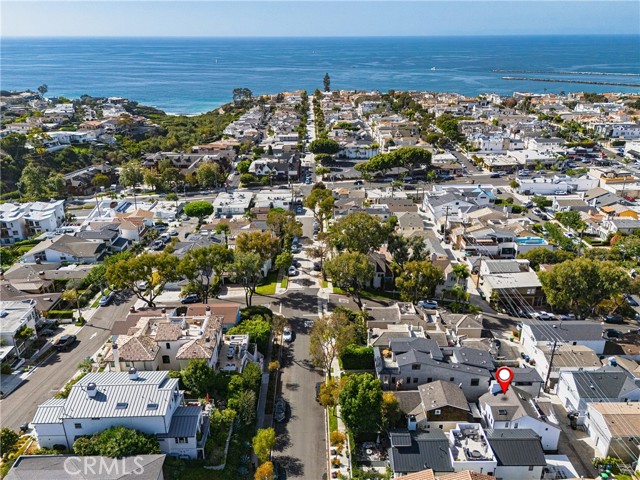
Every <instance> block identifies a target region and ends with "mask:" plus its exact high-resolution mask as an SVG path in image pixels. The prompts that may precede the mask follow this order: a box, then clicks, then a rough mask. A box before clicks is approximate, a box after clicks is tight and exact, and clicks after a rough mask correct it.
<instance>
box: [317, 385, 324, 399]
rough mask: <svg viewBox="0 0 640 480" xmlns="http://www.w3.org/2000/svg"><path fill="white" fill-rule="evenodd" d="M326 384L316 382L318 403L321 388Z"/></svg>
mask: <svg viewBox="0 0 640 480" xmlns="http://www.w3.org/2000/svg"><path fill="white" fill-rule="evenodd" d="M323 383H324V382H316V402H319V401H320V387H322V384H323Z"/></svg>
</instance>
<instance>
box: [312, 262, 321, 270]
mask: <svg viewBox="0 0 640 480" xmlns="http://www.w3.org/2000/svg"><path fill="white" fill-rule="evenodd" d="M313 270H314V271H316V272H320V271H321V270H322V265H320V262H313Z"/></svg>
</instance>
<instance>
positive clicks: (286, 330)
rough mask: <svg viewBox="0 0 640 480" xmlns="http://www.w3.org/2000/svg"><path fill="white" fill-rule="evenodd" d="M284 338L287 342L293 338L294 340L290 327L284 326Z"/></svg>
mask: <svg viewBox="0 0 640 480" xmlns="http://www.w3.org/2000/svg"><path fill="white" fill-rule="evenodd" d="M282 339H283V340H284V341H285V342H290V341H291V340H293V333H292V332H291V329H290V328H289V327H284V330H283V331H282Z"/></svg>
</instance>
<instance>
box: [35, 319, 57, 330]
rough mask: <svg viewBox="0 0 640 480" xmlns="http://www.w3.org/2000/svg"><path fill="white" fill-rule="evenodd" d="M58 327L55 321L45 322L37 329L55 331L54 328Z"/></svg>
mask: <svg viewBox="0 0 640 480" xmlns="http://www.w3.org/2000/svg"><path fill="white" fill-rule="evenodd" d="M58 325H60V324H59V323H58V321H57V320H45V321H43V322H42V323H40V324H39V325H38V327H39V328H42V329H47V328H49V329H52V330H55V329H56V328H58Z"/></svg>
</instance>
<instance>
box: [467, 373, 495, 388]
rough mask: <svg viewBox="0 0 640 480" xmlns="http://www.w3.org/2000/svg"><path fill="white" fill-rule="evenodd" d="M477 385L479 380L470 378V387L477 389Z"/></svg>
mask: <svg viewBox="0 0 640 480" xmlns="http://www.w3.org/2000/svg"><path fill="white" fill-rule="evenodd" d="M501 373H502V372H501ZM478 385H480V379H479V378H472V379H471V386H472V387H477V386H478Z"/></svg>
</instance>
